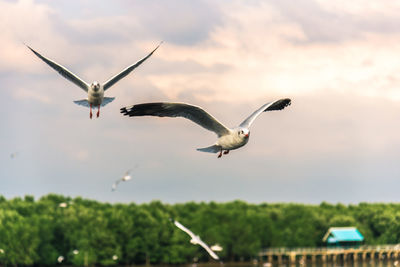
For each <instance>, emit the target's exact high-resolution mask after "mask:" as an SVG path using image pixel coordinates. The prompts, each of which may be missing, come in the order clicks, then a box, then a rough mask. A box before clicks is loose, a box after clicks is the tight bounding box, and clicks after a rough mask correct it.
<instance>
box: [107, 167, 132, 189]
mask: <svg viewBox="0 0 400 267" xmlns="http://www.w3.org/2000/svg"><path fill="white" fill-rule="evenodd" d="M130 172H131V171H130V170H129V171H127V172H126V173H125V174H124V176H122V178H120V179H118V180H117V181H115V183H114V184H113V185H112V188H111V191H115V190H117V186H118V184H119V183H120V182H126V181H129V180H130V179H132V177H131V175H130Z"/></svg>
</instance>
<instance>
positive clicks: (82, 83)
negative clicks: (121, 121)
mask: <svg viewBox="0 0 400 267" xmlns="http://www.w3.org/2000/svg"><path fill="white" fill-rule="evenodd" d="M26 46H27V47H28V48H29V49H30V50H31V51H32V52H33V53H34V54H35V55H36V56H37V57H38V58H40V59H41V60H43V61H44V62H45V63H46V64H47V65H49V66H50V67H51V68H52V69H54V70H55V71H57V72H58V73H60V74H61V75H62V76H63V77H64V78H66V79H67V80H69V81H71V82H73V83H74V84H76V85H77V86H79V87H80V88H82V89H83V90H84V91H85V92H87V91H88V89H89V84H87V83H86V82H85V81H84V80H82V79H81V78H79V77H78V76H77V75H75V74H73V73H72V72H71V71H69V70H68V69H67V68H66V67H63V66H62V65H60V64H58V63H56V62H54V61H52V60H50V59H48V58H46V57H44V56H42V55H41V54H39V53H38V52H36V51H35V50H33V48H31V47H30V46H28V45H26Z"/></svg>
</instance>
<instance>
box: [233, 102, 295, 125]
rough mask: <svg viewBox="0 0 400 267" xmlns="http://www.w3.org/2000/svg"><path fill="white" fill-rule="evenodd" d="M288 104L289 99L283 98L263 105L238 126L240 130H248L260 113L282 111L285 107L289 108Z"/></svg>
mask: <svg viewBox="0 0 400 267" xmlns="http://www.w3.org/2000/svg"><path fill="white" fill-rule="evenodd" d="M290 103H291V100H290V99H289V98H284V99H280V100H277V101H274V102H269V103H267V104H264V105H263V106H262V107H260V108H259V109H257V110H256V111H254V112H253V114H251V115H250V116H249V117H248V118H247V119H245V120H244V121H243V122H242V123H241V124H240V125H239V126H240V127H242V128H249V127H250V126H251V124H252V123H253V122H254V120H255V119H256V118H257V117H258V115H260V114H261V113H263V112H265V111H271V110H282V109H284V108H285V107H287V106H289V105H290Z"/></svg>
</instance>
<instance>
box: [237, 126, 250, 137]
mask: <svg viewBox="0 0 400 267" xmlns="http://www.w3.org/2000/svg"><path fill="white" fill-rule="evenodd" d="M237 134H238V135H239V136H240V137H241V138H242V139H246V138H249V136H250V130H249V129H247V128H239V129H238V130H237Z"/></svg>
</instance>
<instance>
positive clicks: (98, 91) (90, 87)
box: [26, 42, 162, 118]
mask: <svg viewBox="0 0 400 267" xmlns="http://www.w3.org/2000/svg"><path fill="white" fill-rule="evenodd" d="M161 44H162V42H161V43H160V44H159V45H158V46H157V47H156V48H155V49H154V50H153V51H151V52H150V54H148V55H147V56H145V57H144V58H142V59H141V60H139V61H137V62H136V63H134V64H132V65H130V66H128V67H127V68H126V69H124V70H123V71H121V72H120V73H119V74H117V75H115V76H113V77H111V78H110V79H109V80H108V81H106V82H105V83H104V84H100V83H99V82H97V81H94V82H92V83H91V84H88V83H86V82H85V81H83V80H82V79H81V78H79V77H78V76H77V75H75V74H73V73H72V72H71V71H69V70H68V69H67V68H65V67H63V66H62V65H60V64H58V63H56V62H54V61H52V60H51V59H48V58H46V57H44V56H42V55H41V54H39V53H38V52H36V51H35V50H34V49H33V48H31V47H30V46H28V45H26V46H27V47H28V48H29V49H30V50H31V51H32V52H33V53H34V54H35V55H36V56H37V57H39V58H40V59H41V60H43V61H44V62H45V63H46V64H47V65H49V66H50V67H51V68H53V69H54V70H55V71H57V72H58V73H59V74H61V75H62V76H63V77H64V78H66V79H67V80H69V81H70V82H73V83H74V84H75V85H77V86H79V87H80V88H81V89H83V90H84V91H85V92H87V94H88V96H87V98H86V99H82V100H76V101H74V103H75V104H78V105H80V106H84V107H89V108H90V113H89V117H90V118H92V107H98V110H97V117H99V116H100V106H105V105H107V104H108V103H110V102H112V101H113V100H114V99H115V97H105V96H104V92H105V91H106V90H107V89H109V88H110V87H111V86H113V85H114V84H115V83H117V82H118V81H119V80H121V79H122V78H124V77H125V76H127V75H128V74H129V73H130V72H131V71H133V70H134V69H135V68H137V67H139V66H140V64H142V63H143V62H144V61H145V60H146V59H148V58H149V57H150V56H151V55H152V54H153V53H154V52H155V51H156V50H157V49H158V48H159V47H160V45H161Z"/></svg>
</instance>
